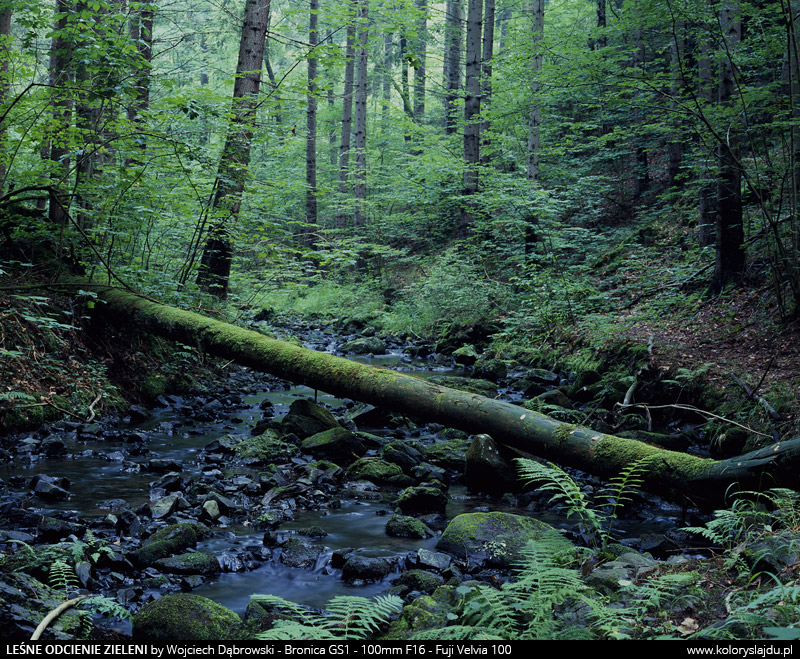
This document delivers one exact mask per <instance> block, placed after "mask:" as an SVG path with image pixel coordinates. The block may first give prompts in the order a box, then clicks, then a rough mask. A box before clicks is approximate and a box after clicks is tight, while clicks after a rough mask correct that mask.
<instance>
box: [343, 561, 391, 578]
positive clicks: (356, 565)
mask: <svg viewBox="0 0 800 659" xmlns="http://www.w3.org/2000/svg"><path fill="white" fill-rule="evenodd" d="M391 571H392V568H391V566H390V565H389V561H387V560H386V559H385V558H370V557H368V556H361V555H359V554H354V555H353V556H351V557H350V558H348V559H347V560H346V561H345V562H344V565H343V566H342V579H343V580H344V581H349V582H353V581H380V580H381V579H383V578H384V577H385V576H387V575H388V574H389V573H390V572H391Z"/></svg>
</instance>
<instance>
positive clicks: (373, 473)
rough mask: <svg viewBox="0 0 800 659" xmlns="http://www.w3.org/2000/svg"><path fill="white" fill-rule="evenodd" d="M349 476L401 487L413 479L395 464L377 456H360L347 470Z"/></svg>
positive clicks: (378, 483) (377, 483)
mask: <svg viewBox="0 0 800 659" xmlns="http://www.w3.org/2000/svg"><path fill="white" fill-rule="evenodd" d="M347 475H348V476H349V477H350V478H354V479H358V480H366V481H370V482H371V483H375V484H376V485H396V486H398V487H403V486H405V485H409V484H410V483H413V482H414V481H413V480H412V479H411V478H409V477H408V476H406V475H405V474H404V473H403V470H402V469H401V468H400V467H399V466H398V465H396V464H393V463H391V462H384V461H383V460H380V459H378V458H361V459H360V460H356V461H355V462H354V463H353V464H352V465H350V467H349V469H348V470H347Z"/></svg>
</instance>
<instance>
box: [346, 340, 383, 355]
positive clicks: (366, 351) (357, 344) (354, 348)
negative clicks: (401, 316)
mask: <svg viewBox="0 0 800 659" xmlns="http://www.w3.org/2000/svg"><path fill="white" fill-rule="evenodd" d="M342 351H343V352H351V353H353V354H355V355H370V354H372V355H384V354H386V344H385V343H384V342H383V341H381V340H380V339H379V338H377V337H375V336H362V337H360V338H358V339H353V340H352V341H348V342H347V343H345V344H344V345H343V346H342Z"/></svg>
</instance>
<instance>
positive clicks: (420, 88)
mask: <svg viewBox="0 0 800 659" xmlns="http://www.w3.org/2000/svg"><path fill="white" fill-rule="evenodd" d="M416 5H417V10H418V11H419V14H420V15H419V22H418V24H417V38H416V39H415V40H414V41H415V43H414V57H415V59H416V66H415V67H414V118H415V119H416V121H417V123H422V121H423V120H424V119H425V77H426V72H425V64H426V57H425V50H426V48H427V46H428V5H427V0H416Z"/></svg>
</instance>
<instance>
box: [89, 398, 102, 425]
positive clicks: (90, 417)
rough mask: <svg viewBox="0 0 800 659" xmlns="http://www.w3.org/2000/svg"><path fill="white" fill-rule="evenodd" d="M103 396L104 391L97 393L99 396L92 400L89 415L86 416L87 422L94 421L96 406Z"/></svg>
mask: <svg viewBox="0 0 800 659" xmlns="http://www.w3.org/2000/svg"><path fill="white" fill-rule="evenodd" d="M102 397H103V393H102V392H101V393H99V394H97V398H95V399H94V400H93V401H92V404H91V405H89V416H88V417H87V418H86V421H85V423H91V422H92V421H94V417H95V413H94V406H95V405H97V403H99V402H100V399H101V398H102Z"/></svg>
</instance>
